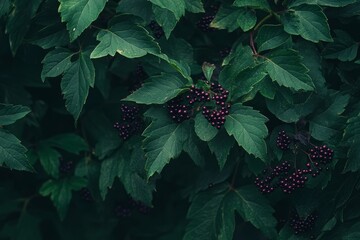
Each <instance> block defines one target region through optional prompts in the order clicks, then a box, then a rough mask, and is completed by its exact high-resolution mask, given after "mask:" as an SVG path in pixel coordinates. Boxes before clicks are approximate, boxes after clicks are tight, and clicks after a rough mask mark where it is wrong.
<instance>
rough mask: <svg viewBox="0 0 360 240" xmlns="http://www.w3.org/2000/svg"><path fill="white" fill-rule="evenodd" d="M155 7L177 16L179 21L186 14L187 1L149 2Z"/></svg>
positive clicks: (160, 0) (165, 0) (154, 0)
mask: <svg viewBox="0 0 360 240" xmlns="http://www.w3.org/2000/svg"><path fill="white" fill-rule="evenodd" d="M149 1H150V2H152V3H153V4H154V5H156V6H159V7H161V8H165V9H167V10H169V11H170V12H172V13H173V14H174V15H175V18H176V19H177V20H179V19H180V18H181V17H182V16H183V15H184V14H185V1H184V0H177V1H167V0H149Z"/></svg>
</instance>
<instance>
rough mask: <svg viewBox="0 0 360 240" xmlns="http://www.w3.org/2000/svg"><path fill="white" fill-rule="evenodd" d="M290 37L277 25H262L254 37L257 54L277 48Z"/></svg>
mask: <svg viewBox="0 0 360 240" xmlns="http://www.w3.org/2000/svg"><path fill="white" fill-rule="evenodd" d="M289 39H290V35H289V34H287V33H286V32H284V30H283V28H282V27H281V26H278V25H263V26H262V27H261V28H260V29H259V32H258V33H257V35H256V39H255V42H256V44H257V50H258V52H263V51H266V50H270V49H274V48H277V47H279V46H281V45H283V44H285V43H286V42H287V41H289Z"/></svg>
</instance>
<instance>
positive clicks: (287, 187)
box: [279, 169, 308, 194]
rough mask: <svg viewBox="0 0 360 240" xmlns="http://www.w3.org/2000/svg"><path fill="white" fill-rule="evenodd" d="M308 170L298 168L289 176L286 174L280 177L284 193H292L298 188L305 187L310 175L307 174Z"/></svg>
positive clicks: (280, 185)
mask: <svg viewBox="0 0 360 240" xmlns="http://www.w3.org/2000/svg"><path fill="white" fill-rule="evenodd" d="M306 173H307V171H306V170H301V169H297V170H296V171H295V172H293V173H292V174H290V175H289V176H285V177H283V178H281V179H280V182H279V187H280V188H281V190H282V191H283V193H289V194H290V193H292V192H293V191H294V190H296V189H298V188H303V187H304V186H305V183H306V181H307V180H308V177H307V176H306V175H305V174H306Z"/></svg>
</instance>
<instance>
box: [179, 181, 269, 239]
mask: <svg viewBox="0 0 360 240" xmlns="http://www.w3.org/2000/svg"><path fill="white" fill-rule="evenodd" d="M235 212H237V213H239V214H240V216H241V217H242V218H243V219H244V221H246V222H248V221H250V222H251V223H252V224H253V225H254V226H255V227H256V228H258V229H260V230H261V231H262V232H263V233H264V235H265V236H267V237H269V239H274V238H275V236H276V230H275V226H276V219H275V218H274V217H273V215H272V214H273V213H274V209H272V208H271V207H270V206H269V204H268V202H267V200H266V199H265V198H264V197H263V196H262V195H261V194H260V193H259V192H258V191H257V190H256V189H255V188H253V187H248V186H245V187H241V188H239V189H233V190H230V189H229V188H228V187H227V186H226V185H222V186H219V187H216V188H215V189H213V190H211V191H205V192H201V193H199V194H197V195H196V196H195V198H194V199H193V201H192V204H191V206H190V208H189V211H188V214H187V218H188V219H189V223H188V225H187V227H186V232H185V236H184V238H183V239H184V240H193V239H194V240H195V239H196V240H217V239H222V240H232V239H233V235H234V230H235V217H234V214H235Z"/></svg>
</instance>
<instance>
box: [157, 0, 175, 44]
mask: <svg viewBox="0 0 360 240" xmlns="http://www.w3.org/2000/svg"><path fill="white" fill-rule="evenodd" d="M153 12H154V15H155V19H156V22H157V23H158V24H159V25H160V26H161V27H162V29H163V31H164V33H165V37H166V38H169V37H170V34H171V32H172V31H173V30H174V28H175V27H176V24H177V22H178V20H177V19H176V17H175V15H174V13H172V12H171V11H169V10H167V9H165V8H161V7H158V6H156V5H153Z"/></svg>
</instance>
